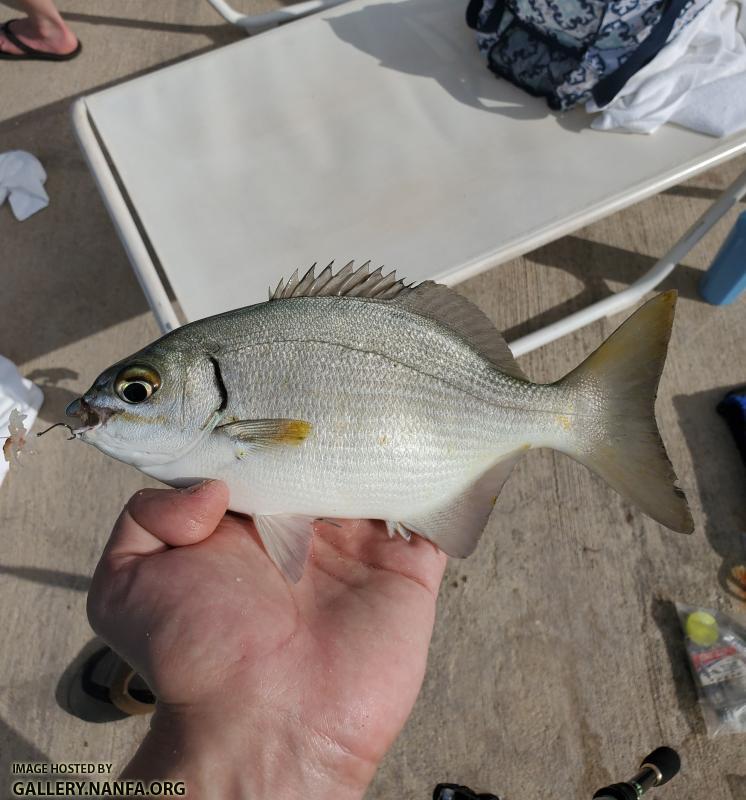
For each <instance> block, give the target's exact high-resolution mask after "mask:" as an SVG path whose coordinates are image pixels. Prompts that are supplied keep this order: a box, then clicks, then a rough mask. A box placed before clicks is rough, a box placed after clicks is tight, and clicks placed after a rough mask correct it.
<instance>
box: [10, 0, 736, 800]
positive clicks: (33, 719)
mask: <svg viewBox="0 0 746 800" xmlns="http://www.w3.org/2000/svg"><path fill="white" fill-rule="evenodd" d="M270 1H271V0H256V2H253V3H252V4H251V5H252V8H257V9H259V8H261V7H262V5H261V4H262V3H264V2H266V3H269V2H270ZM246 5H247V6H248V3H247V4H246ZM61 7H62V9H63V11H64V12H66V13H67V17H68V19H69V20H70V21H71V23H72V24H73V26H74V27H75V30H76V31H77V32H78V34H79V35H80V38H81V39H82V40H83V42H84V47H85V50H84V53H83V55H82V57H81V58H79V59H78V60H77V61H75V62H73V63H70V64H63V65H45V64H31V63H26V64H13V63H8V62H0V87H1V88H0V152H3V151H6V150H9V149H16V148H21V149H26V150H29V151H31V152H33V153H35V154H36V155H37V156H38V157H39V158H40V159H41V160H42V162H43V163H44V165H45V167H46V169H47V171H48V173H49V182H48V184H47V188H48V191H49V194H50V196H51V198H52V203H51V205H50V207H49V208H48V209H47V210H45V211H44V212H42V213H40V214H38V215H37V216H35V217H33V218H32V219H31V220H29V221H28V222H25V223H23V224H19V223H17V222H15V220H14V219H13V218H12V217H11V214H10V211H9V209H8V208H7V207H5V208H2V209H0V265H1V268H0V275H1V276H2V280H3V289H2V292H0V331H1V332H2V334H1V335H0V353H2V354H4V355H5V356H7V357H9V358H11V359H12V360H13V361H15V362H16V363H18V364H19V365H20V367H21V370H22V372H23V373H24V374H25V375H27V376H30V377H31V378H32V379H34V380H35V381H37V382H38V383H39V384H40V385H41V386H42V387H43V389H44V391H45V394H46V397H47V401H46V403H45V406H44V408H43V409H42V412H41V420H40V423H39V424H40V425H41V424H47V423H51V422H54V421H57V420H58V419H59V418H60V415H61V412H62V409H63V408H64V406H65V404H66V403H67V402H68V401H69V400H70V399H72V398H73V397H74V396H75V395H76V394H77V393H78V392H80V391H81V390H83V389H85V388H87V386H88V385H89V383H90V381H91V379H92V378H93V377H94V376H95V375H96V374H97V373H98V372H99V371H100V369H101V368H103V367H104V366H107V365H109V364H110V363H112V362H114V361H115V360H117V359H118V358H120V357H121V356H122V355H123V354H125V353H129V352H132V351H134V350H135V349H137V348H139V347H140V346H142V345H144V344H145V343H147V342H148V341H149V340H151V339H152V338H153V337H155V335H156V333H157V330H156V326H155V323H154V321H153V318H152V317H151V315H150V314H149V312H148V309H147V307H146V303H145V300H144V298H143V296H142V294H141V292H140V290H139V288H138V286H137V283H136V281H135V279H134V277H133V274H132V272H131V270H130V268H129V265H128V263H127V260H126V258H125V255H124V252H123V250H122V247H121V246H120V244H119V242H118V240H117V238H116V236H115V233H114V230H113V228H112V226H111V224H110V222H109V219H108V217H107V215H106V212H105V210H104V208H103V205H102V203H101V201H100V199H99V196H98V194H97V192H96V189H95V187H94V185H93V181H92V180H91V177H90V175H89V174H88V171H87V169H86V167H85V165H84V163H83V160H82V158H81V156H80V154H79V152H78V148H77V146H76V144H75V142H74V140H73V135H72V131H71V126H70V123H69V120H68V109H69V106H70V103H71V101H72V99H73V98H74V97H75V96H76V95H78V94H81V93H85V92H88V91H90V90H92V89H95V88H99V87H103V86H106V85H108V84H111V83H113V82H117V81H120V80H123V79H125V78H128V77H131V76H134V75H138V74H141V73H143V72H145V71H148V70H150V69H153V68H156V67H158V66H160V65H163V64H167V63H170V62H173V61H174V60H177V59H180V58H185V57H188V56H191V55H194V54H196V53H199V52H201V51H204V50H205V49H208V48H212V47H217V46H221V45H223V44H226V43H229V42H232V41H234V40H236V39H239V38H241V34H240V32H238V31H237V30H234V29H231V28H230V27H228V26H226V25H224V24H223V22H222V20H221V19H220V18H219V17H217V16H216V15H215V13H214V12H213V11H212V10H211V9H210V7H209V6H208V5H207V3H205V2H199V1H198V0H160V1H159V2H158V3H152V2H146V0H118V1H117V2H114V0H101V2H98V3H96V4H91V3H89V2H85V1H84V0H63V2H62V3H61ZM92 9H94V10H92ZM16 12H17V7H16V4H15V3H11V2H4V3H2V2H0V19H2V18H7V17H9V16H14V15H16ZM745 167H746V159H743V158H741V159H739V160H737V161H735V162H732V163H731V164H729V165H726V166H724V167H721V168H719V169H716V170H713V171H711V172H709V173H707V174H704V175H701V176H699V177H697V178H695V179H694V180H692V181H690V182H689V183H687V184H684V185H682V186H680V187H677V188H675V189H671V190H669V191H668V192H665V193H663V194H662V195H660V196H658V197H655V198H653V199H650V200H647V201H645V202H643V203H640V204H639V205H637V206H635V207H633V208H630V209H628V210H626V211H624V212H622V213H619V214H617V215H615V216H613V217H611V218H609V219H606V220H604V221H602V222H599V223H597V224H595V225H592V226H590V227H588V228H586V229H583V230H581V231H579V232H577V233H576V234H574V235H572V236H568V237H566V238H564V239H562V240H560V241H558V242H555V243H554V244H551V245H548V246H546V247H542V248H541V249H539V250H537V251H535V252H533V253H530V254H529V255H528V256H526V257H524V258H519V259H516V260H515V261H513V262H511V263H509V264H505V265H502V266H500V267H498V268H496V269H494V270H492V271H490V272H488V273H485V274H483V275H481V276H479V277H477V278H474V279H473V280H470V281H468V282H466V283H465V284H463V285H462V286H461V287H460V289H461V291H463V293H464V294H465V295H466V296H468V297H469V298H471V299H472V300H474V301H475V302H477V303H478V304H479V305H480V306H481V307H482V308H483V309H484V310H485V311H486V312H487V313H488V314H489V315H490V316H491V318H492V319H493V320H494V321H495V323H496V324H497V325H498V327H500V328H501V329H503V330H506V331H507V335H508V339H510V338H515V337H516V336H517V335H520V334H521V333H523V332H527V331H528V330H531V329H533V328H535V327H538V326H539V325H540V324H542V323H545V322H547V321H551V320H553V319H555V318H556V317H557V316H559V315H560V314H561V313H566V312H567V311H570V310H573V309H575V308H577V307H579V306H581V305H583V304H585V303H587V302H588V301H590V300H592V299H597V298H600V297H602V296H605V295H606V294H607V293H608V291H609V290H610V289H616V288H619V287H620V286H623V285H625V284H626V283H628V282H629V281H631V280H632V279H634V277H635V276H637V275H639V274H640V273H642V272H643V271H644V270H645V269H646V268H647V267H648V266H649V265H650V264H651V263H652V262H653V261H654V259H655V258H656V257H658V256H659V255H661V254H662V253H663V252H664V251H665V250H666V249H667V246H668V245H670V243H671V242H672V241H673V240H674V239H675V238H676V237H678V235H679V234H680V233H681V232H682V231H683V230H684V229H685V228H686V227H687V226H688V225H689V224H690V223H691V221H693V220H694V219H695V218H696V217H697V216H698V215H699V214H700V213H701V212H702V210H703V209H704V208H705V207H706V206H707V204H708V203H709V202H710V201H711V200H712V199H713V198H714V197H715V196H716V194H717V192H718V191H719V190H720V189H722V188H723V187H724V186H725V185H726V184H727V183H728V182H729V181H730V180H732V178H733V177H735V175H736V174H737V173H738V172H739V171H740V170H743V169H744V168H745ZM742 208H743V207H742ZM735 213H736V212H735V211H734V212H732V213H731V214H730V215H729V216H728V217H727V218H726V219H725V220H724V221H723V222H722V223H721V224H720V225H719V226H718V227H717V229H716V230H715V231H714V233H713V234H711V235H710V236H709V237H708V238H707V239H706V240H705V241H704V242H703V243H701V244H700V246H698V247H697V248H696V249H695V250H694V251H693V252H692V253H691V254H690V255H689V256H687V257H686V259H685V262H684V264H683V265H682V266H681V267H680V268H679V269H678V270H677V271H676V272H675V274H674V276H673V277H672V278H671V279H670V280H668V281H667V282H666V287H675V288H677V289H678V290H679V292H680V301H679V307H678V313H677V319H676V325H675V329H674V334H673V340H672V344H671V350H670V356H669V359H668V363H667V366H666V370H665V374H664V376H663V382H662V386H661V391H660V396H659V401H658V415H659V421H660V425H661V429H662V431H663V436H664V438H665V440H666V443H667V446H668V449H669V453H670V455H671V458H672V460H673V462H674V464H675V465H676V468H677V470H678V473H679V476H680V478H681V482H682V485H683V487H684V488H685V490H686V493H687V495H688V497H689V499H690V501H691V504H692V507H693V511H694V517H695V520H696V531H695V533H694V535H692V536H690V537H686V536H682V535H678V534H674V533H671V532H669V531H667V530H664V529H662V528H661V527H660V526H659V525H657V524H655V523H653V522H651V521H650V520H648V519H646V518H644V517H643V516H642V515H641V514H640V513H638V512H637V511H636V510H635V509H634V508H632V507H630V506H629V505H628V504H627V503H626V502H625V501H624V500H622V499H621V498H620V497H619V496H618V495H616V494H615V493H613V492H612V491H611V490H610V489H608V488H606V486H605V485H603V484H602V483H601V482H600V481H599V480H597V479H596V478H594V477H593V476H592V475H591V474H590V473H589V472H588V471H586V470H585V469H584V468H583V467H581V466H579V465H578V464H576V463H574V462H572V461H570V460H569V459H568V458H565V457H563V456H560V455H556V454H553V453H551V452H543V451H535V452H532V453H529V455H528V457H527V458H525V459H524V460H523V461H522V462H521V463H520V465H519V466H518V468H517V469H516V471H515V473H514V475H513V477H512V478H511V480H510V482H509V483H508V485H507V486H506V488H505V490H504V492H503V494H502V495H501V497H500V500H499V502H498V504H497V506H496V509H495V512H494V514H493V517H492V520H491V522H490V525H489V530H488V532H487V533H486V535H485V536H484V537H483V539H482V541H481V544H480V547H479V551H478V553H477V554H475V555H474V556H473V557H472V558H470V559H469V560H467V561H463V562H453V563H451V565H450V566H449V570H448V575H447V579H446V580H445V582H444V583H443V587H442V591H441V595H440V604H439V605H440V607H439V614H438V622H437V626H436V631H435V636H434V640H433V645H432V652H431V658H430V663H429V670H428V674H427V678H426V681H425V686H424V689H423V691H422V694H421V696H420V698H419V701H418V703H417V706H416V709H415V712H414V714H413V716H412V717H411V719H410V721H409V723H408V725H407V727H406V730H405V732H404V733H403V735H402V736H401V737H400V739H399V740H398V742H397V743H396V745H395V747H394V748H393V750H392V752H391V753H390V754H389V756H388V757H387V759H386V761H385V764H384V765H383V767H382V768H381V770H380V772H379V774H378V776H377V778H376V780H375V782H374V784H373V786H372V787H371V789H370V792H369V795H368V796H369V798H371V800H373V799H376V800H377V799H378V798H380V799H381V800H382V799H383V798H389V799H390V800H393V798H406V800H425V798H427V797H429V796H430V793H431V791H432V786H433V784H434V783H436V782H437V781H443V780H448V781H454V782H461V783H466V784H468V785H471V786H474V787H475V788H476V787H479V788H482V789H483V790H487V789H489V790H490V791H493V792H499V793H500V794H501V795H504V796H505V797H506V798H509V800H528V799H529V798H540V797H547V796H548V795H549V794H550V793H551V794H552V796H555V797H565V796H567V797H577V798H583V797H590V796H591V794H592V793H593V791H594V789H596V788H598V787H599V786H601V785H603V784H604V783H606V782H609V781H612V780H620V779H622V778H624V777H625V776H627V775H628V774H629V773H630V772H631V770H632V769H633V768H634V767H635V766H636V763H637V762H636V759H638V758H639V757H641V756H642V755H644V754H645V753H647V752H648V751H649V750H651V749H652V748H653V747H655V746H657V745H659V744H662V743H669V744H671V745H673V746H675V747H677V748H679V749H680V751H681V753H682V757H683V761H684V768H683V771H682V774H681V775H680V777H678V778H677V779H676V782H675V784H673V785H672V788H670V789H664V790H661V791H660V796H661V798H664V797H676V798H677V800H695V798H696V799H697V800H701V798H705V797H707V798H717V799H719V798H722V799H723V800H746V738H744V737H724V738H719V739H715V740H712V739H708V738H707V736H706V735H705V731H704V727H703V722H702V717H701V714H700V712H699V710H698V707H697V704H696V698H695V693H694V688H693V684H692V681H691V679H690V677H689V674H688V671H687V667H686V663H685V660H684V650H683V647H682V644H681V638H680V634H679V630H678V625H677V621H676V617H675V611H674V608H673V605H672V604H673V602H674V601H676V600H682V601H687V602H690V603H697V604H703V605H705V606H716V607H719V608H722V609H724V610H731V611H733V612H740V613H746V608H744V604H743V603H742V602H740V601H738V600H737V599H736V598H734V597H733V596H732V595H731V594H729V592H728V589H727V583H726V576H727V573H728V570H729V568H730V567H731V566H732V565H733V564H734V563H738V562H739V561H743V560H744V559H746V551H745V549H744V543H743V538H741V536H742V534H741V532H742V531H744V530H746V507H745V504H744V496H745V495H746V491H745V490H746V472H745V471H744V468H743V466H742V465H741V462H740V461H739V459H738V456H737V453H736V451H735V448H734V446H733V443H732V441H731V439H730V437H729V435H728V433H727V430H726V428H725V426H724V424H723V422H722V421H721V420H720V418H719V417H718V416H717V415H716V414H715V411H714V407H715V404H716V402H717V401H718V399H719V398H720V397H721V395H722V394H723V393H724V391H725V390H726V389H727V388H730V387H732V386H734V385H738V384H743V383H746V358H744V356H746V301H744V300H741V301H740V302H738V303H735V304H734V305H732V306H730V307H728V308H720V309H718V308H713V307H711V306H708V305H705V304H704V303H703V302H701V301H700V300H699V298H698V295H697V281H698V279H699V276H700V274H701V271H702V269H703V268H704V267H705V266H706V265H707V264H708V263H709V261H710V259H711V258H712V256H713V255H714V253H715V251H716V249H717V247H718V245H719V243H720V242H721V241H722V238H723V236H724V235H725V233H726V232H727V230H728V228H729V226H730V225H731V224H732V222H733V220H734V218H735ZM620 320H621V318H615V319H612V320H605V321H602V322H598V323H596V324H594V325H592V326H590V327H589V328H587V329H585V330H584V331H582V332H579V333H576V334H574V335H572V336H569V337H567V338H565V339H563V340H562V341H561V342H558V343H555V344H553V345H551V346H548V347H546V348H544V349H542V350H540V351H538V352H536V353H533V354H531V355H530V356H528V357H526V358H524V359H523V366H524V367H525V369H526V371H527V372H528V374H529V375H530V376H532V377H533V378H534V379H536V380H545V381H546V380H552V379H556V378H558V377H559V376H561V375H563V374H564V373H565V372H567V371H568V370H569V369H570V368H572V367H574V366H575V365H576V364H577V363H578V362H579V361H580V360H581V359H582V358H583V357H584V356H585V355H586V354H587V353H588V352H590V351H591V350H592V349H593V348H594V347H595V346H597V345H598V344H599V342H600V341H601V340H602V339H603V338H604V337H605V336H606V335H608V334H609V333H610V332H611V331H612V330H613V329H614V327H615V326H616V325H617V324H618V323H619V322H620ZM37 449H39V450H40V451H41V453H40V455H39V456H38V457H37V458H35V459H34V460H32V461H30V462H29V463H28V465H27V467H26V468H25V469H24V470H23V471H22V472H18V473H16V474H13V475H11V476H10V478H9V479H8V480H7V481H6V483H5V484H4V485H3V487H2V489H1V490H0V519H1V520H2V527H1V528H0V530H1V535H2V551H1V552H0V608H2V609H3V614H2V617H1V618H0V626H1V628H0V630H1V631H2V632H1V634H0V637H1V638H0V640H1V641H2V645H1V646H0V675H2V678H0V787H2V788H1V789H0V795H1V796H6V791H7V789H6V787H8V785H9V775H8V770H9V762H11V761H14V760H41V759H53V760H94V761H111V762H114V764H115V769H116V768H119V767H121V766H122V765H123V764H124V763H125V762H126V760H127V758H128V755H129V754H130V753H131V752H132V750H133V748H134V747H135V745H136V743H137V741H138V740H139V738H140V737H141V736H142V734H143V731H144V730H145V726H146V725H147V723H146V722H145V721H144V720H143V719H128V720H124V721H119V722H113V723H106V724H94V723H90V722H84V721H82V720H80V719H77V718H76V717H74V716H71V715H70V714H68V713H67V712H66V711H65V710H63V708H62V706H61V705H60V702H58V699H57V698H61V697H62V695H63V694H64V691H63V689H62V688H61V685H60V680H61V676H63V674H65V672H66V670H68V669H69V667H70V665H71V663H73V662H74V660H75V659H76V657H77V656H78V654H79V653H80V652H81V650H83V649H84V648H85V647H86V646H87V645H89V642H90V640H91V639H92V633H91V630H90V629H89V627H88V624H87V622H86V617H85V594H86V589H87V587H88V583H89V577H90V575H91V573H92V570H93V568H94V566H95V563H96V560H97V558H98V555H99V553H100V551H101V549H102V546H103V543H104V541H105V539H106V537H107V535H108V532H109V530H110V527H111V524H112V522H113V521H114V519H115V517H116V515H117V513H118V511H119V509H120V508H121V506H122V504H123V503H124V502H125V500H126V499H127V498H128V497H129V495H130V494H132V493H133V492H134V491H135V490H136V489H137V488H139V487H141V486H143V485H144V484H146V483H147V481H146V480H144V478H143V476H142V475H141V474H139V473H138V472H136V471H135V470H133V469H131V468H129V467H126V466H124V465H123V464H120V463H117V462H114V461H111V460H108V459H107V458H106V457H105V456H103V455H102V454H100V453H98V452H97V451H95V450H93V449H92V448H88V447H85V446H84V445H82V444H79V443H70V442H67V441H65V439H64V437H63V436H62V435H60V436H53V435H50V436H49V437H47V438H46V439H44V440H40V443H39V446H38V448H37ZM8 793H9V791H8ZM656 796H657V795H656Z"/></svg>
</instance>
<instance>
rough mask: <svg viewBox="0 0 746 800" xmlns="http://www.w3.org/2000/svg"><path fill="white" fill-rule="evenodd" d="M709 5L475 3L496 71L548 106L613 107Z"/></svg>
mask: <svg viewBox="0 0 746 800" xmlns="http://www.w3.org/2000/svg"><path fill="white" fill-rule="evenodd" d="M710 2H711V0H472V2H471V3H470V6H469V10H468V12H467V20H468V22H469V24H470V25H471V26H472V27H474V28H475V29H476V31H477V44H478V46H479V49H480V51H481V52H482V53H483V55H484V56H485V57H486V58H487V61H488V65H489V67H490V69H492V70H493V72H495V73H497V74H498V75H500V76H502V77H504V78H506V79H507V80H509V81H511V82H512V83H515V84H516V85H517V86H520V87H521V88H523V89H525V90H526V91H528V92H530V93H531V94H533V95H537V96H541V97H546V99H547V102H548V104H549V106H550V107H551V108H553V109H557V110H566V109H568V108H571V107H572V106H574V105H576V104H577V103H583V102H585V101H587V100H590V99H594V100H595V101H596V102H597V103H598V105H599V106H602V105H605V104H606V103H608V102H610V101H611V99H612V98H613V97H614V95H615V94H616V93H617V92H618V91H619V90H620V89H621V87H622V86H623V85H624V82H625V81H626V80H628V79H629V78H630V77H631V76H632V75H633V74H634V73H635V72H636V71H637V70H639V69H640V68H641V67H643V66H644V65H645V64H646V63H648V62H649V61H650V59H652V58H653V57H654V56H655V54H656V53H657V52H658V51H659V50H660V49H661V47H663V46H664V45H665V44H666V42H668V41H671V40H672V39H673V38H674V37H675V36H677V35H678V33H679V31H680V30H681V29H682V28H683V27H684V26H685V25H688V24H689V23H690V22H691V21H692V20H693V19H694V18H695V17H696V16H697V15H698V14H699V12H700V11H702V9H703V8H704V7H705V6H707V5H708V3H710Z"/></svg>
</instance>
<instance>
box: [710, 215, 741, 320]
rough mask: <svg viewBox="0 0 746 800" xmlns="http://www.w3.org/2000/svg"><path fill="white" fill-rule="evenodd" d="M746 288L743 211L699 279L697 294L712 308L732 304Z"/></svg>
mask: <svg viewBox="0 0 746 800" xmlns="http://www.w3.org/2000/svg"><path fill="white" fill-rule="evenodd" d="M744 289H746V211H743V212H742V213H741V215H740V216H739V217H738V219H737V220H736V224H735V225H734V226H733V230H732V231H731V232H730V233H729V234H728V238H727V239H726V240H725V242H723V246H722V247H721V248H720V251H719V252H718V254H717V255H716V256H715V260H714V261H713V262H712V264H711V265H710V268H709V269H708V270H707V272H705V274H704V275H703V276H702V280H701V281H700V283H699V293H700V294H701V295H702V297H703V298H704V299H705V300H707V302H708V303H712V304H713V305H715V306H724V305H727V304H728V303H732V302H733V301H734V300H735V299H736V298H737V297H738V295H739V294H741V292H742V291H743V290H744Z"/></svg>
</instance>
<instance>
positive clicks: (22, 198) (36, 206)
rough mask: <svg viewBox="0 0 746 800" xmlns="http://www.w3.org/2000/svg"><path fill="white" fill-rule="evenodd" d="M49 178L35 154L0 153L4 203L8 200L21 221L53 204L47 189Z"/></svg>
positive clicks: (0, 189) (0, 188)
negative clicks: (46, 184)
mask: <svg viewBox="0 0 746 800" xmlns="http://www.w3.org/2000/svg"><path fill="white" fill-rule="evenodd" d="M46 180H47V173H46V172H45V171H44V167H42V165H41V162H40V161H39V159H38V158H36V156H32V155H31V153H27V152H26V151H25V150H9V151H8V152H7V153H0V206H1V205H2V204H3V203H4V202H5V200H6V199H7V200H8V201H9V203H10V207H11V209H12V210H13V214H15V218H16V219H17V220H19V222H22V221H23V220H25V219H28V218H29V217H30V216H31V215H32V214H36V212H37V211H41V209H42V208H46V207H47V206H48V205H49V195H48V194H47V193H46V192H45V191H44V183H45V181H46Z"/></svg>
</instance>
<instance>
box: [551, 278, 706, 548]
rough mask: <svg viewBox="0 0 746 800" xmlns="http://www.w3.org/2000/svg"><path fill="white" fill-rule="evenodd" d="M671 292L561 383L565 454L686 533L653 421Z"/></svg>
mask: <svg viewBox="0 0 746 800" xmlns="http://www.w3.org/2000/svg"><path fill="white" fill-rule="evenodd" d="M676 295H677V293H676V291H674V290H672V291H668V292H664V293H663V294H659V295H657V296H656V297H654V298H653V299H652V300H650V301H648V302H647V303H646V304H645V305H644V306H642V308H640V309H639V310H638V311H637V312H636V313H635V314H633V315H632V316H631V317H630V318H629V319H628V320H627V321H626V322H624V323H623V324H622V325H621V327H619V328H618V329H617V330H616V331H615V332H614V333H613V334H612V335H611V336H610V337H609V338H608V339H607V340H606V341H605V342H604V343H603V344H602V345H601V346H600V347H599V348H598V349H597V350H596V351H595V352H594V353H592V354H591V355H590V356H589V357H588V358H587V359H586V360H585V361H584V362H583V363H582V364H581V365H580V366H579V367H577V368H576V369H574V370H573V371H572V372H571V373H570V374H569V375H567V376H565V377H564V378H563V379H562V380H561V381H559V382H558V384H555V386H557V387H558V388H560V389H565V390H568V389H569V390H570V392H569V394H570V395H571V396H572V397H573V398H574V406H575V408H576V409H577V411H578V413H579V414H582V415H583V416H589V417H592V418H593V420H592V421H589V423H588V424H586V423H584V424H583V425H582V426H578V429H577V431H576V432H575V434H574V436H573V438H572V439H571V440H569V441H572V446H571V447H568V448H567V449H566V448H565V447H562V448H560V449H562V450H563V451H564V452H566V453H567V454H568V455H570V456H572V457H573V458H575V459H577V460H578V461H580V462H581V463H583V464H585V465H586V466H587V467H589V468H590V469H591V470H593V472H595V473H596V474H598V475H600V476H601V477H602V478H603V479H604V480H605V481H606V482H607V483H608V484H609V485H610V486H612V487H613V488H614V489H616V491H617V492H619V493H620V494H621V495H622V496H623V497H625V498H627V499H628V500H630V501H632V502H633V503H635V505H637V506H638V507H639V508H640V509H641V510H642V511H643V512H645V514H647V515H648V516H650V517H652V518H653V519H654V520H656V521H657V522H660V523H661V524H663V525H665V526H666V527H668V528H671V529H672V530H675V531H680V532H682V533H691V531H692V530H693V529H694V522H693V520H692V515H691V512H690V510H689V506H688V504H687V501H686V497H685V496H684V493H683V492H682V491H681V489H679V488H678V486H677V485H676V474H675V473H674V469H673V466H672V465H671V462H670V460H669V458H668V455H667V454H666V450H665V447H664V445H663V441H662V440H661V437H660V433H659V431H658V426H657V424H656V420H655V409H654V406H655V398H656V394H657V390H658V382H659V380H660V376H661V373H662V371H663V364H664V362H665V360H666V352H667V349H668V340H669V338H670V336H671V326H672V324H673V318H674V309H675V306H676Z"/></svg>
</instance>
